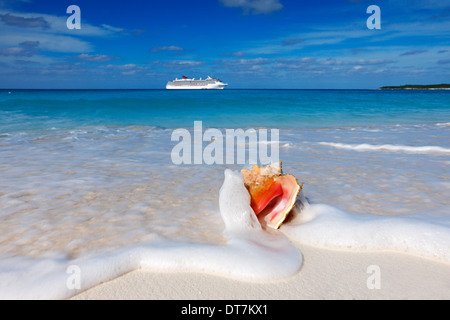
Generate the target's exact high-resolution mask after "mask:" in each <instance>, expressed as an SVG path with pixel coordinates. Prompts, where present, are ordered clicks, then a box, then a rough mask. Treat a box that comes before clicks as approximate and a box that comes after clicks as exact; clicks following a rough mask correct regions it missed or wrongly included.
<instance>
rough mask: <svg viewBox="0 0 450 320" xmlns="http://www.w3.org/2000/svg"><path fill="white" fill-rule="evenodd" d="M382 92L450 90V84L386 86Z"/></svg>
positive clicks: (382, 88)
mask: <svg viewBox="0 0 450 320" xmlns="http://www.w3.org/2000/svg"><path fill="white" fill-rule="evenodd" d="M380 89H381V90H435V89H443V90H446V89H450V84H447V83H442V84H427V85H419V84H406V85H404V86H385V87H381V88H380Z"/></svg>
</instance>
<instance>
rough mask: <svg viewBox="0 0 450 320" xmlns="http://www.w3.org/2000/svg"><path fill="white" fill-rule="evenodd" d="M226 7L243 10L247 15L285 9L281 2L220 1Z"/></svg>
mask: <svg viewBox="0 0 450 320" xmlns="http://www.w3.org/2000/svg"><path fill="white" fill-rule="evenodd" d="M220 2H222V3H223V5H224V6H226V7H230V8H242V9H243V10H244V12H245V13H253V14H260V13H264V14H268V13H272V12H275V11H278V10H281V9H282V8H283V5H282V4H281V3H280V0H220Z"/></svg>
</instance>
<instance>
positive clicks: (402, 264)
mask: <svg viewBox="0 0 450 320" xmlns="http://www.w3.org/2000/svg"><path fill="white" fill-rule="evenodd" d="M296 245H297V246H298V248H299V249H300V251H301V252H302V254H303V259H304V260H303V265H302V267H301V270H300V271H299V272H298V273H296V274H295V275H294V276H292V277H289V278H286V279H282V280H276V281H265V282H259V281H258V282H253V281H252V282H250V281H249V282H246V281H238V280H234V279H230V278H226V277H222V276H217V275H212V274H206V273H191V272H158V271H152V270H145V269H139V270H136V271H133V272H130V273H128V274H125V275H123V276H121V277H118V278H116V279H114V280H111V281H108V282H105V283H102V284H100V285H98V286H96V287H93V288H91V289H89V290H87V291H85V292H82V293H80V294H78V295H76V296H74V297H72V299H74V300H82V299H94V300H103V299H105V300H109V299H115V300H128V299H133V300H139V299H151V300H158V299H164V300H184V299H189V300H196V299H199V300H208V299H217V300H222V299H227V300H281V299H282V300H287V299H288V300H290V299H298V300H301V299H360V300H366V299H423V300H427V299H433V300H435V299H444V300H446V299H450V264H448V263H441V262H437V261H434V260H431V259H426V258H421V257H418V256H415V255H410V254H404V253H398V252H394V251H372V252H358V253H355V252H349V251H341V250H329V249H323V248H319V247H314V246H310V245H302V244H296ZM371 266H375V267H372V268H374V269H372V268H371ZM377 267H379V269H378V271H379V278H378V280H379V282H378V284H379V288H377V287H376V284H377V282H376V281H377V280H376V279H375V278H374V276H376V272H377V271H376V268H377ZM368 282H369V285H368ZM369 287H372V289H370V288H369Z"/></svg>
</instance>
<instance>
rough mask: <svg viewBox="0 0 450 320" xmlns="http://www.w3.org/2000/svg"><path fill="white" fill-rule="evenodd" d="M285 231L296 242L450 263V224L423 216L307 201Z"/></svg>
mask: <svg viewBox="0 0 450 320" xmlns="http://www.w3.org/2000/svg"><path fill="white" fill-rule="evenodd" d="M297 211H298V210H297ZM282 231H283V232H284V233H285V234H287V235H288V236H289V237H291V238H292V239H294V240H296V241H299V242H301V243H305V244H310V245H314V246H320V247H324V248H331V249H343V250H352V251H359V252H360V251H371V250H395V251H398V252H404V253H409V254H414V255H419V256H422V257H426V258H431V259H434V260H438V261H442V262H450V226H449V225H448V224H444V223H439V224H435V223H432V222H430V219H429V217H426V218H425V217H423V216H420V215H415V216H408V217H400V216H377V215H368V214H366V215H358V214H352V213H349V212H345V211H343V210H340V209H337V208H334V207H332V206H329V205H324V204H311V205H310V204H307V205H306V206H305V207H304V208H303V210H301V212H297V214H296V218H295V219H294V220H293V221H292V222H291V223H289V224H285V225H283V226H282Z"/></svg>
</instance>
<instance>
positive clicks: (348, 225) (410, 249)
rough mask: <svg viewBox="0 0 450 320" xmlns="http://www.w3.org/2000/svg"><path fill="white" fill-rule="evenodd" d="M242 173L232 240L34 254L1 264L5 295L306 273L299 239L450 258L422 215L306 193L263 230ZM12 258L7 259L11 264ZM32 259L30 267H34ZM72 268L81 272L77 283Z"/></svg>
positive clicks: (447, 232)
mask: <svg viewBox="0 0 450 320" xmlns="http://www.w3.org/2000/svg"><path fill="white" fill-rule="evenodd" d="M249 204H250V195H249V194H248V192H247V190H246V189H245V186H244V184H243V179H242V176H241V175H240V173H238V172H234V171H231V170H225V181H224V183H223V185H222V188H221V190H220V194H219V207H220V213H221V216H222V219H223V221H224V224H225V235H226V237H227V239H228V244H227V245H224V246H217V245H199V244H197V245H194V244H188V243H174V242H172V243H170V242H160V243H151V244H146V245H145V244H143V245H139V246H134V247H131V248H126V249H123V250H121V251H119V252H115V253H111V254H108V255H103V256H99V257H84V258H79V259H76V260H70V261H69V260H67V259H45V258H42V259H40V260H33V261H32V260H31V259H29V258H27V259H26V258H23V259H15V260H12V261H11V263H10V264H9V265H8V262H7V261H2V262H1V266H0V268H1V270H2V273H1V274H0V299H65V298H69V297H72V296H74V295H76V294H78V293H80V292H82V291H85V290H87V289H89V288H92V287H94V286H96V285H98V284H101V283H103V282H106V281H109V280H112V279H114V278H116V277H118V276H121V275H123V274H126V273H128V272H130V271H134V270H138V269H149V270H154V271H183V272H186V271H187V272H205V273H210V274H216V275H221V276H226V277H231V278H235V279H241V280H246V281H252V280H253V281H261V280H275V279H280V278H285V277H288V276H291V275H293V274H295V273H297V272H298V271H300V269H301V266H302V263H303V257H302V254H301V252H300V251H299V249H298V248H297V247H296V246H295V245H294V244H293V243H301V244H310V245H313V246H318V247H324V248H330V249H337V250H351V251H355V252H361V251H370V250H395V251H398V252H404V253H410V254H414V255H418V256H421V257H425V258H430V259H433V260H434V261H438V262H445V263H450V227H448V226H443V225H439V224H434V223H430V222H428V221H426V220H425V219H420V218H417V217H386V216H373V215H356V214H352V213H348V212H345V211H342V210H339V209H337V208H334V207H331V206H328V205H323V204H309V203H308V202H307V200H306V199H305V197H304V196H303V193H300V196H299V201H298V206H297V207H296V208H295V209H294V219H292V220H291V221H289V223H285V224H284V225H282V227H281V229H280V231H273V232H268V231H264V230H263V229H262V227H261V225H260V224H259V222H258V220H257V218H256V216H255V215H254V212H253V210H252V209H251V207H250V205H249ZM5 263H6V265H5ZM30 263H32V267H30ZM70 266H76V267H77V268H78V269H79V270H80V271H81V273H80V275H79V276H80V287H79V288H75V289H72V288H70V286H71V278H72V276H73V275H72V274H71V273H70V272H68V270H69V269H68V268H69V267H70Z"/></svg>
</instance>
